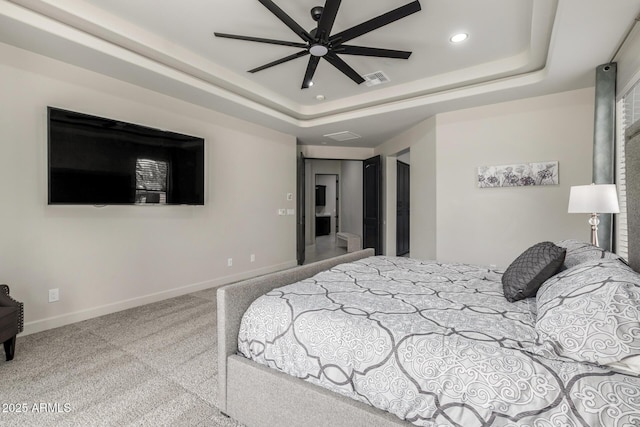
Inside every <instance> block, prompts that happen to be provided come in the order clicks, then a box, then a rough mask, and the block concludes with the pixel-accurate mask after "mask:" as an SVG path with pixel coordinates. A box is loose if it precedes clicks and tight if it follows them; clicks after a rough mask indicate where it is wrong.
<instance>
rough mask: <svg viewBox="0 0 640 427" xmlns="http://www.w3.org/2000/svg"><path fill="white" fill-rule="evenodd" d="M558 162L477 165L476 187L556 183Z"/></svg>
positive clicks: (557, 181) (557, 180)
mask: <svg viewBox="0 0 640 427" xmlns="http://www.w3.org/2000/svg"><path fill="white" fill-rule="evenodd" d="M558 183H559V179H558V162H557V161H552V162H539V163H519V164H513V165H502V166H480V167H478V187H480V188H493V187H523V186H533V185H558Z"/></svg>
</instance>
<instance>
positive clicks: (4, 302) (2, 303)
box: [0, 285, 24, 333]
mask: <svg viewBox="0 0 640 427" xmlns="http://www.w3.org/2000/svg"><path fill="white" fill-rule="evenodd" d="M0 307H18V310H19V314H18V333H20V332H22V330H23V329H24V304H23V303H21V302H19V301H16V300H14V299H13V298H11V297H10V296H9V286H7V285H0Z"/></svg>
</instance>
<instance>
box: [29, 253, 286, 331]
mask: <svg viewBox="0 0 640 427" xmlns="http://www.w3.org/2000/svg"><path fill="white" fill-rule="evenodd" d="M296 265H298V263H297V262H296V261H289V262H285V263H282V264H277V265H272V266H269V267H264V268H259V269H256V270H250V271H245V272H243V273H238V274H234V275H230V276H224V277H220V278H216V279H213V280H208V281H206V282H200V283H193V284H190V285H186V286H181V287H178V288H173V289H167V290H164V291H161V292H154V293H152V294H148V295H142V296H139V297H135V298H130V299H126V300H122V301H116V302H113V303H109V304H104V305H100V306H97V307H91V308H87V309H84V310H78V311H74V312H71V313H65V314H61V315H58V316H53V317H48V318H45V319H39V320H34V321H31V322H26V323H25V324H24V331H23V332H22V333H21V334H20V335H19V336H24V335H29V334H34V333H36V332H42V331H46V330H48V329H53V328H59V327H60V326H65V325H70V324H72V323H76V322H81V321H83V320H88V319H93V318H94V317H100V316H104V315H106V314H111V313H116V312H118V311H122V310H127V309H129V308H134V307H139V306H141V305H145V304H151V303H154V302H158V301H162V300H165V299H169V298H174V297H178V296H181V295H186V294H190V293H192V292H197V291H202V290H205V289H210V288H215V287H219V286H223V285H227V284H229V283H234V282H238V281H240V280H246V279H250V278H252V277H257V276H262V275H264V274H269V273H275V272H276V271H281V270H286V269H288V268H293V267H295V266H296Z"/></svg>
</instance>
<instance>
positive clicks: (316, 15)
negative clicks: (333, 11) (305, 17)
mask: <svg viewBox="0 0 640 427" xmlns="http://www.w3.org/2000/svg"><path fill="white" fill-rule="evenodd" d="M323 10H324V7H322V6H316V7H313V8H311V17H312V18H313V20H314V21H316V22H318V21H319V20H320V17H321V16H322V11H323Z"/></svg>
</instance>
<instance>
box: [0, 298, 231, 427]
mask: <svg viewBox="0 0 640 427" xmlns="http://www.w3.org/2000/svg"><path fill="white" fill-rule="evenodd" d="M215 292H216V290H215V289H211V290H206V291H201V292H196V293H193V294H189V295H185V296H181V297H177V298H172V299H170V300H166V301H161V302H158V303H154V304H149V305H146V306H143V307H138V308H134V309H131V310H126V311H122V312H119V313H114V314H110V315H107V316H103V317H99V318H96V319H91V320H87V321H84V322H80V323H76V324H73V325H68V326H64V327H62V328H57V329H53V330H49V331H45V332H40V333H37V334H32V335H28V336H25V337H20V336H18V340H17V344H16V356H15V359H14V360H13V361H11V362H5V361H4V353H3V352H2V353H1V358H0V405H2V407H0V426H38V427H40V426H56V427H57V426H169V425H171V426H203V427H204V426H238V424H237V423H236V422H234V421H233V420H231V419H229V418H227V417H225V416H224V415H222V414H221V413H220V412H219V411H218V409H217V407H216V404H217V394H218V393H217V386H218V384H217V351H216V329H215V328H216V303H215ZM25 310H29V307H25ZM18 411H20V412H18Z"/></svg>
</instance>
